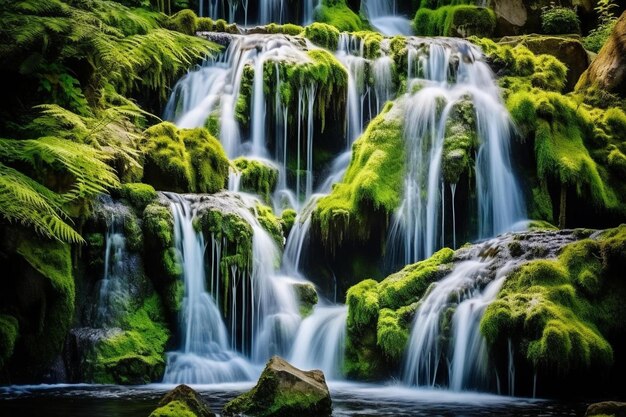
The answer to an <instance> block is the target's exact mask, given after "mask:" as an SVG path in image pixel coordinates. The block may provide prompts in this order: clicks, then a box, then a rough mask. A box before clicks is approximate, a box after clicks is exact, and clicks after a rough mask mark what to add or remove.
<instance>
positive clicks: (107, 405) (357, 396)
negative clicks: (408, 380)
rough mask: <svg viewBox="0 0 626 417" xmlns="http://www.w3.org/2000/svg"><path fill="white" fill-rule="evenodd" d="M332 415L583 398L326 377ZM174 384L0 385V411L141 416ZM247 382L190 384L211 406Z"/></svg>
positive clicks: (551, 413) (24, 415)
mask: <svg viewBox="0 0 626 417" xmlns="http://www.w3.org/2000/svg"><path fill="white" fill-rule="evenodd" d="M329 386H330V390H331V395H332V398H333V416H334V417H347V416H358V417H370V416H372V417H373V416H376V417H380V416H394V417H412V416H437V417H479V416H494V417H498V416H501V417H505V416H506V417H539V416H541V417H566V416H572V417H575V416H582V415H584V411H585V408H586V404H583V403H560V402H556V401H547V400H532V399H525V398H513V397H503V396H495V395H488V394H474V393H451V392H446V391H438V390H418V389H411V388H404V387H399V386H393V385H388V386H383V385H372V384H356V383H347V382H330V383H329ZM172 387H173V386H172V385H162V384H159V385H149V386H139V387H123V386H114V385H48V386H44V385H40V386H21V387H3V388H0V415H3V416H14V415H18V413H19V416H20V417H31V416H32V417H39V416H42V417H43V416H45V417H66V416H75V417H83V416H84V417H142V416H147V415H148V414H149V413H150V412H151V411H152V410H154V408H156V405H157V403H158V401H159V398H160V397H161V396H162V395H163V394H164V393H165V392H166V391H167V390H169V389H171V388H172ZM250 387H251V383H246V384H220V385H198V386H194V388H195V389H196V390H198V391H199V392H200V393H201V395H202V396H203V397H204V398H205V400H206V401H207V402H208V403H209V404H210V405H211V407H212V408H213V410H214V411H219V410H220V409H221V408H222V406H223V405H224V404H225V403H226V402H227V401H229V400H231V399H232V398H234V397H235V396H237V395H239V394H241V393H242V392H244V391H246V390H248V389H249V388H250Z"/></svg>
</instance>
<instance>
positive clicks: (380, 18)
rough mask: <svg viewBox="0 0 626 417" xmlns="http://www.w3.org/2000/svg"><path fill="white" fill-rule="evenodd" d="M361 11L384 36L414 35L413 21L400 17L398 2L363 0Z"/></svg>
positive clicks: (394, 0) (390, 0) (391, 0)
mask: <svg viewBox="0 0 626 417" xmlns="http://www.w3.org/2000/svg"><path fill="white" fill-rule="evenodd" d="M361 9H362V10H363V14H364V15H365V16H366V17H367V19H368V20H369V22H370V23H371V25H372V26H373V27H374V29H376V30H377V31H379V32H380V33H382V34H384V35H387V36H394V35H412V34H413V29H412V28H411V21H410V20H409V19H407V18H406V17H404V16H400V15H398V4H397V0H363V1H362V2H361Z"/></svg>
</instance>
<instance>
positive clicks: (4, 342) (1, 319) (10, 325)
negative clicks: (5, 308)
mask: <svg viewBox="0 0 626 417" xmlns="http://www.w3.org/2000/svg"><path fill="white" fill-rule="evenodd" d="M18 336H19V323H18V321H17V319H16V318H15V317H13V316H10V315H8V314H0V370H2V368H4V365H5V364H6V363H7V361H8V360H9V359H10V358H11V356H12V355H13V349H15V342H16V341H17V338H18Z"/></svg>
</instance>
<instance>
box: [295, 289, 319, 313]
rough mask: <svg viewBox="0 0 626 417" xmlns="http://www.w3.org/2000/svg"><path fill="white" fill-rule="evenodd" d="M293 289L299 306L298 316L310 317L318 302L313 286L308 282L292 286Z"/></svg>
mask: <svg viewBox="0 0 626 417" xmlns="http://www.w3.org/2000/svg"><path fill="white" fill-rule="evenodd" d="M293 288H294V290H295V293H296V298H297V299H298V303H299V305H300V315H301V316H302V317H303V318H305V317H308V316H310V315H311V313H313V307H315V305H316V304H317V302H318V298H317V291H316V290H315V286H314V285H313V284H311V283H310V282H304V283H296V284H294V285H293Z"/></svg>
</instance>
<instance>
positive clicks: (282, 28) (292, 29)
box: [265, 23, 304, 36]
mask: <svg viewBox="0 0 626 417" xmlns="http://www.w3.org/2000/svg"><path fill="white" fill-rule="evenodd" d="M265 30H266V31H267V33H282V34H283V35H291V36H297V35H300V34H301V33H302V32H304V28H303V27H302V26H299V25H294V24H292V23H286V24H284V25H277V24H276V23H270V24H269V25H265Z"/></svg>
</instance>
